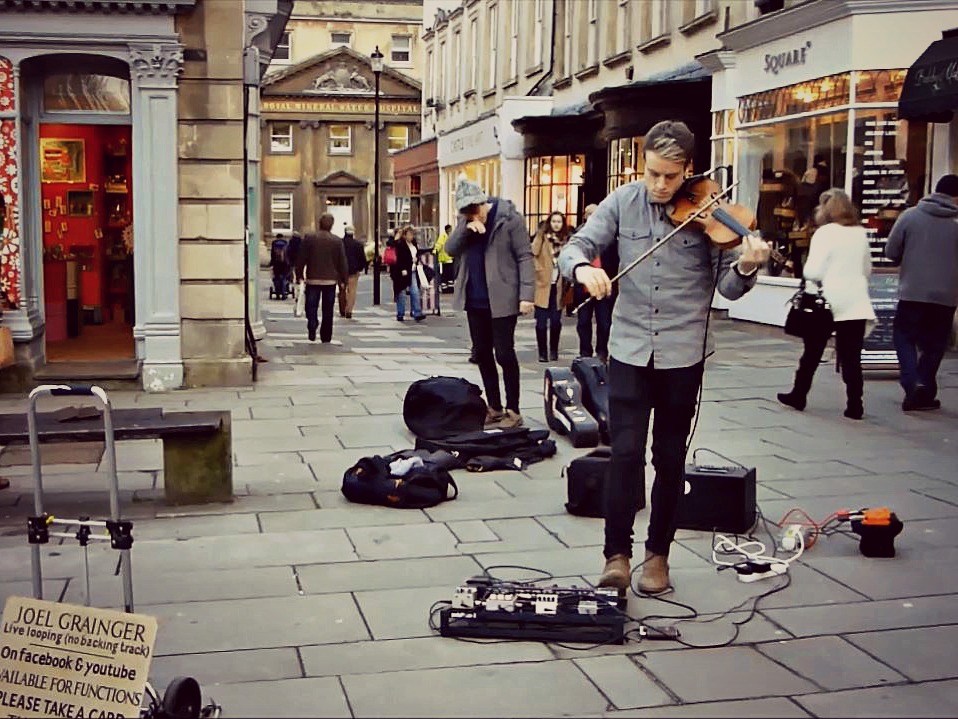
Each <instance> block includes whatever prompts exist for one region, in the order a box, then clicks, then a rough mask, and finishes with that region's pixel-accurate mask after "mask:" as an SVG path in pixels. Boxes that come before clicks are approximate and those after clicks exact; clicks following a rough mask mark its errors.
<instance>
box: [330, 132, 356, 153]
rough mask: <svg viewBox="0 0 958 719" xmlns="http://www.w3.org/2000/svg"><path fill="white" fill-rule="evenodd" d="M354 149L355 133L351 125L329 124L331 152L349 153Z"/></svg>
mask: <svg viewBox="0 0 958 719" xmlns="http://www.w3.org/2000/svg"><path fill="white" fill-rule="evenodd" d="M352 151H353V133H352V128H351V127H350V126H349V125H330V126H329V154H330V155H349V154H350V153H352Z"/></svg>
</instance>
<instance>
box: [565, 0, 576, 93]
mask: <svg viewBox="0 0 958 719" xmlns="http://www.w3.org/2000/svg"><path fill="white" fill-rule="evenodd" d="M573 2H574V0H565V3H564V4H563V6H562V33H563V37H562V69H563V72H562V76H563V77H568V76H569V75H571V74H572V68H573V67H574V65H573V62H572V61H573V57H572V28H573V23H574V22H575V7H574V6H573V5H572V3H573Z"/></svg>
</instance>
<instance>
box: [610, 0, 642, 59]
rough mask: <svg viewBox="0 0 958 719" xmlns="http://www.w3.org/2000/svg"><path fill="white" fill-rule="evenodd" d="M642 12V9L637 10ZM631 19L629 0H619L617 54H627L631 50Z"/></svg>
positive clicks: (617, 11)
mask: <svg viewBox="0 0 958 719" xmlns="http://www.w3.org/2000/svg"><path fill="white" fill-rule="evenodd" d="M637 9H638V10H641V8H637ZM630 23H631V18H630V17H629V0H619V5H618V9H617V10H616V25H618V27H617V29H616V43H615V52H616V53H620V52H626V51H627V50H628V49H629V43H630V36H631V33H630V32H629V30H630V29H631V26H630Z"/></svg>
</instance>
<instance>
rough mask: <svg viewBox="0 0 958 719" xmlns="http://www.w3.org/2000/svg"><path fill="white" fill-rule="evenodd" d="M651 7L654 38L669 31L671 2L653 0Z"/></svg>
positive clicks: (652, 36)
mask: <svg viewBox="0 0 958 719" xmlns="http://www.w3.org/2000/svg"><path fill="white" fill-rule="evenodd" d="M649 9H650V11H651V13H652V15H651V20H652V35H651V38H650V39H652V40H654V39H655V38H657V37H661V36H662V35H665V34H666V33H667V32H668V31H669V4H668V2H666V0H652V6H651V8H649Z"/></svg>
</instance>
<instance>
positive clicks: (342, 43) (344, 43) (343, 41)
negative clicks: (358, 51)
mask: <svg viewBox="0 0 958 719" xmlns="http://www.w3.org/2000/svg"><path fill="white" fill-rule="evenodd" d="M329 39H330V41H331V44H332V46H333V47H352V44H353V34H352V33H351V32H332V33H330V37H329Z"/></svg>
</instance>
